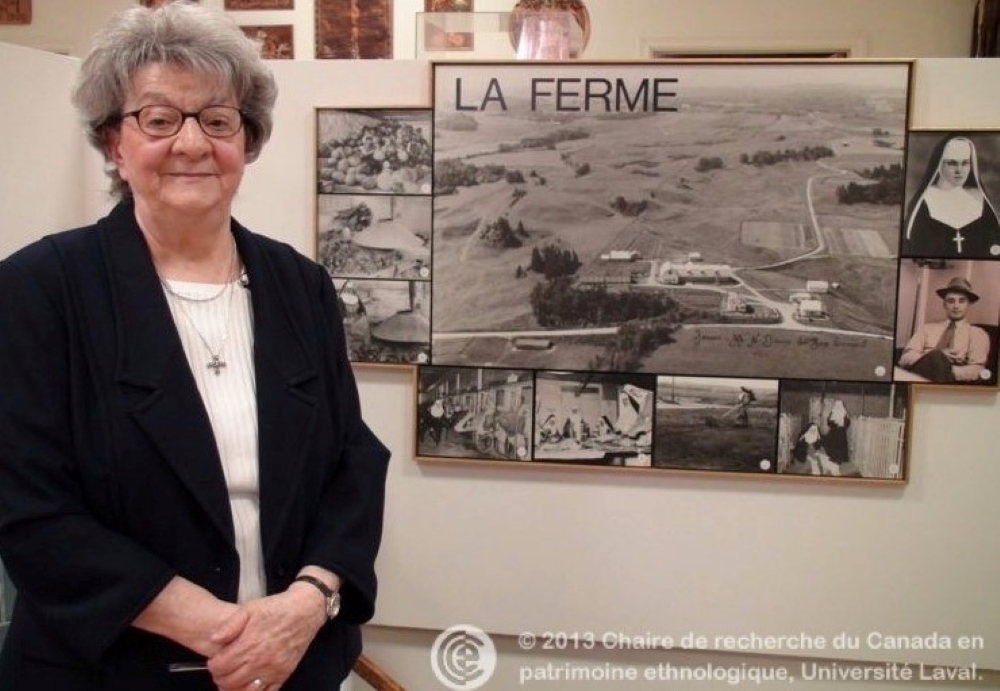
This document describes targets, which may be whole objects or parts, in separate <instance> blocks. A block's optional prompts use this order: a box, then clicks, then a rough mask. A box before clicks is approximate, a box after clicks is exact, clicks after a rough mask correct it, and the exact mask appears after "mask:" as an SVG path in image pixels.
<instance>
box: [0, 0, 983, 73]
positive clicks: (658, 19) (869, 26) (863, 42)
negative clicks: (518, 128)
mask: <svg viewBox="0 0 1000 691" xmlns="http://www.w3.org/2000/svg"><path fill="white" fill-rule="evenodd" d="M202 2H203V3H204V4H206V5H209V6H212V7H217V8H219V9H221V8H222V7H223V2H224V0H202ZM133 4H135V0H85V1H81V0H35V2H34V16H33V21H32V23H31V24H30V25H28V26H0V41H5V42H10V43H16V44H20V45H27V46H32V47H35V48H40V49H45V50H58V51H68V52H69V54H71V55H78V56H79V55H83V54H84V52H85V50H86V47H87V44H88V41H89V37H90V36H91V35H92V34H93V32H94V30H95V29H96V28H97V27H98V26H100V25H101V23H102V22H103V21H104V19H105V18H106V17H107V16H108V15H109V14H111V13H112V12H114V11H116V10H118V9H121V8H124V7H128V6H130V5H133ZM586 4H587V7H588V9H589V12H590V15H591V18H592V20H593V21H592V24H593V32H592V35H591V41H590V45H589V47H588V48H587V50H586V52H585V53H584V57H585V58H588V59H595V60H605V59H622V58H642V57H648V52H647V51H648V48H647V46H648V45H656V46H666V47H674V48H678V49H690V48H693V47H700V48H715V49H722V50H732V49H739V48H745V47H749V48H752V49H758V50H763V49H766V48H768V47H771V48H777V49H780V50H801V49H807V48H829V47H831V46H832V47H838V46H839V47H854V48H855V49H857V50H858V51H859V52H858V53H855V54H854V57H865V56H868V57H964V56H967V55H968V54H969V43H970V37H971V34H972V14H973V7H974V6H975V0H699V1H698V2H692V1H691V0H586ZM513 5H514V0H476V3H475V8H476V11H477V12H508V11H510V9H511V7H513ZM423 9H424V0H394V3H393V24H394V26H393V54H394V56H395V57H396V58H397V59H412V58H414V57H415V56H416V52H415V49H416V45H415V41H416V38H415V37H416V15H417V13H418V12H422V11H423ZM314 13H315V0H295V9H294V10H292V11H260V10H258V11H244V12H232V15H233V17H234V18H235V19H236V20H237V21H238V22H240V23H241V24H291V25H293V27H294V32H295V54H296V56H298V58H299V59H300V60H309V59H312V57H313V52H314V49H313V46H314V43H315V38H314V36H315V34H314V29H313V18H314ZM492 57H504V58H508V57H513V55H511V54H508V55H494V56H492Z"/></svg>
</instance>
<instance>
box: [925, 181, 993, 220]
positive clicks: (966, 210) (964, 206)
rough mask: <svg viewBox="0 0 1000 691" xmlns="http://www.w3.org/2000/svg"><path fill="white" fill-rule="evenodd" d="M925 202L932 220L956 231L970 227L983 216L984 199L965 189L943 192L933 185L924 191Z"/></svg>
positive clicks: (955, 188) (958, 188) (957, 188)
mask: <svg viewBox="0 0 1000 691" xmlns="http://www.w3.org/2000/svg"><path fill="white" fill-rule="evenodd" d="M977 191H978V190H977ZM924 201H925V202H927V211H928V212H929V213H930V215H931V218H933V219H934V220H935V221H939V222H940V223H944V224H945V225H947V226H951V227H952V228H955V229H958V228H963V227H965V226H967V225H969V224H970V223H972V222H973V221H975V220H976V219H977V218H979V217H980V216H981V215H982V214H983V198H982V197H981V196H977V195H974V194H972V193H971V192H969V190H967V189H965V188H964V187H953V188H951V189H950V190H942V189H941V188H939V187H934V186H933V185H932V186H930V187H928V188H927V189H926V191H924Z"/></svg>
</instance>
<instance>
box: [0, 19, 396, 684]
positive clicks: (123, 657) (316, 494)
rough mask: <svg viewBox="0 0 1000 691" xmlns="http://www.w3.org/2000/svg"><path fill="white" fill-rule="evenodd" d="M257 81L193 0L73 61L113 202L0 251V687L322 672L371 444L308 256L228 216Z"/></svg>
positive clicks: (368, 538)
mask: <svg viewBox="0 0 1000 691" xmlns="http://www.w3.org/2000/svg"><path fill="white" fill-rule="evenodd" d="M275 98H276V87H275V82H274V79H273V77H272V75H271V73H270V71H269V70H268V69H267V68H266V67H265V65H264V63H263V62H262V61H261V59H260V57H259V55H258V52H257V46H256V45H255V44H254V43H253V42H251V41H250V40H249V39H247V38H246V37H245V36H244V34H243V32H242V31H240V29H239V27H238V26H236V24H235V23H233V22H232V21H231V20H229V19H227V18H226V17H225V15H223V14H221V13H219V12H215V11H209V10H207V9H203V8H201V7H200V6H199V5H196V4H188V3H172V4H166V5H164V6H162V7H160V8H158V9H149V8H144V7H138V6H137V7H134V8H131V9H128V10H126V11H124V12H123V13H121V14H118V15H116V16H115V17H114V18H113V19H112V20H111V21H110V23H109V24H108V25H107V26H106V27H105V29H104V30H103V31H102V32H101V33H99V35H97V36H96V38H95V39H94V42H93V45H92V49H91V51H90V52H89V54H88V56H87V57H86V59H85V60H84V62H83V64H82V69H81V73H80V75H79V78H78V81H77V84H76V87H75V89H74V92H73V95H72V99H73V103H74V104H75V106H76V108H77V110H78V111H79V116H80V120H81V122H82V123H83V125H84V127H85V129H86V132H87V135H88V137H89V140H90V143H91V144H93V145H94V147H95V148H96V149H97V150H98V151H99V152H100V153H101V154H102V155H103V156H104V159H105V162H106V171H107V172H108V174H109V176H110V179H111V188H112V193H113V195H114V196H115V197H116V198H117V200H118V202H117V205H116V206H115V207H114V208H113V209H112V210H111V212H110V214H109V215H107V216H106V217H104V218H102V219H100V220H98V221H97V222H96V223H95V224H94V225H91V226H88V227H84V228H78V229H75V230H69V231H66V232H61V233H57V234H54V235H50V236H48V237H46V238H45V239H43V240H40V241H37V242H35V243H33V244H31V245H29V246H27V247H25V248H23V249H21V250H19V251H17V252H15V253H14V254H13V255H11V256H10V257H8V258H6V259H4V260H3V262H2V263H0V381H2V382H3V386H2V387H0V558H2V561H3V565H4V567H6V569H7V570H8V571H9V573H10V576H11V578H12V581H13V584H14V586H15V587H16V589H17V597H16V599H15V601H14V610H13V615H12V617H11V623H10V628H9V631H8V634H7V638H6V642H5V645H4V647H3V652H2V655H0V689H2V690H3V691H42V690H49V689H51V690H52V691H56V690H58V691H105V690H111V689H117V690H126V689H128V690H130V691H139V690H142V691H150V690H156V689H189V690H195V689H198V690H201V689H220V690H223V691H235V690H237V689H239V690H240V691H246V690H250V691H276V690H277V689H281V690H282V691H320V690H323V689H329V690H331V691H333V690H334V689H338V688H339V685H340V682H341V680H343V679H344V678H345V677H346V676H347V674H348V673H349V671H350V669H351V667H352V665H353V663H354V661H355V659H356V658H357V656H358V654H359V653H360V650H361V638H360V632H359V624H361V623H363V622H365V621H367V620H368V619H370V618H371V617H372V615H373V612H374V608H375V592H376V576H375V557H376V554H377V552H378V548H379V543H380V540H381V533H382V513H383V503H384V484H385V473H386V464H387V462H388V457H389V453H388V451H387V449H386V448H385V447H384V446H383V445H382V443H381V442H380V441H379V440H378V439H376V437H375V436H374V435H373V434H372V432H371V431H370V430H369V428H368V427H367V426H366V424H365V422H364V421H363V420H362V418H361V411H360V404H359V399H358V393H357V389H356V386H355V382H354V378H353V375H352V373H351V368H350V366H349V363H348V360H347V355H346V352H345V346H344V335H343V329H342V325H341V317H340V312H339V309H338V302H337V297H336V295H335V293H334V289H333V286H332V284H331V281H330V278H329V276H328V275H327V273H326V272H325V271H324V270H323V268H322V267H320V266H319V265H317V264H316V263H314V262H312V261H310V260H308V259H306V258H305V257H303V256H301V255H300V254H298V253H296V252H295V251H294V250H293V249H292V248H291V247H289V246H287V245H284V244H281V243H279V242H276V241H274V240H271V239H268V238H266V237H264V236H262V235H258V234H255V233H253V232H251V231H249V230H247V229H246V228H244V227H243V226H242V225H240V224H239V223H238V222H237V221H235V220H234V219H233V218H232V217H231V211H232V204H233V197H234V195H236V194H237V191H238V190H239V188H240V181H241V179H242V177H243V174H244V169H245V167H246V166H247V165H248V164H250V163H252V162H253V161H254V160H256V158H257V157H258V155H259V154H260V152H261V149H262V147H263V146H264V144H265V143H266V142H267V140H268V138H269V135H270V133H271V128H272V108H273V106H274V103H275ZM39 184H44V183H43V181H39ZM53 230H58V229H53Z"/></svg>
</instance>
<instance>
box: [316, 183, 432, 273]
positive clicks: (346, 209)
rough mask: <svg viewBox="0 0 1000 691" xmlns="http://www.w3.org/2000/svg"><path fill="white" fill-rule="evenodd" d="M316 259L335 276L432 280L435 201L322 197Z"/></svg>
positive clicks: (322, 195) (404, 197) (328, 195)
mask: <svg viewBox="0 0 1000 691" xmlns="http://www.w3.org/2000/svg"><path fill="white" fill-rule="evenodd" d="M316 225H317V229H316V258H317V261H319V263H320V264H322V265H323V266H324V267H325V268H326V270H327V271H328V272H329V273H330V275H331V276H333V277H335V278H408V279H413V280H425V281H426V280H429V279H430V278H431V247H430V242H431V198H430V197H409V196H399V195H388V194H387V195H371V194H370V195H353V194H321V195H319V208H318V209H317V220H316Z"/></svg>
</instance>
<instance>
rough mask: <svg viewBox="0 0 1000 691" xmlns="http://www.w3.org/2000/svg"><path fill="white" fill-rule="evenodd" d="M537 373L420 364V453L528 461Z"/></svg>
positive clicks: (457, 457)
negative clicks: (535, 374) (535, 375)
mask: <svg viewBox="0 0 1000 691" xmlns="http://www.w3.org/2000/svg"><path fill="white" fill-rule="evenodd" d="M534 387H535V384H534V373H533V372H531V371H530V370H508V369H491V368H483V367H433V366H421V367H418V368H417V369H416V386H415V389H416V391H417V400H416V407H417V415H416V428H415V437H416V447H415V448H416V449H417V457H418V458H444V459H459V460H461V459H464V460H498V461H518V462H521V461H530V460H531V443H532V417H533V415H532V408H533V406H534V401H535V394H534Z"/></svg>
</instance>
